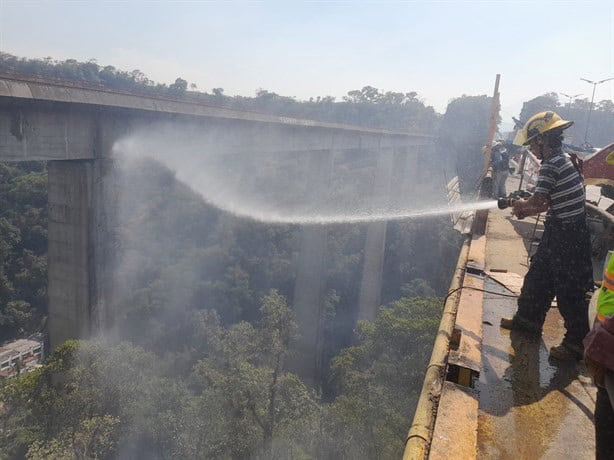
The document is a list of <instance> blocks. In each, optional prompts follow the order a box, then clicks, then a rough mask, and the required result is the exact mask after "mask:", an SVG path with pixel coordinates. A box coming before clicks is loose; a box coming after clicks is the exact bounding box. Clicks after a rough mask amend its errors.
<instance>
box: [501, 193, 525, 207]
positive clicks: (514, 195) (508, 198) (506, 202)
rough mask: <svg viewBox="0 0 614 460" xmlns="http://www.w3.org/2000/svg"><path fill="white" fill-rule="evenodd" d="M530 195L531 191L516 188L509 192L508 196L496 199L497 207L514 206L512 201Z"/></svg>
mask: <svg viewBox="0 0 614 460" xmlns="http://www.w3.org/2000/svg"><path fill="white" fill-rule="evenodd" d="M530 196H531V192H527V191H526V190H516V191H515V192H512V193H510V194H509V195H508V196H506V197H503V198H499V199H498V200H497V207H498V208H499V209H506V208H509V207H512V206H514V202H515V201H517V200H520V199H523V198H529V197H530Z"/></svg>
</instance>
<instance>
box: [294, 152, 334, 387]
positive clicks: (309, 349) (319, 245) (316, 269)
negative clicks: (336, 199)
mask: <svg viewBox="0 0 614 460" xmlns="http://www.w3.org/2000/svg"><path fill="white" fill-rule="evenodd" d="M310 155H312V159H311V162H310V165H309V171H310V176H311V178H310V179H311V180H310V181H309V183H311V184H312V185H313V186H312V187H311V190H312V194H313V196H312V198H313V200H314V201H315V202H323V201H324V200H325V199H326V197H327V195H328V192H329V187H330V181H331V173H332V159H333V152H332V151H328V150H324V151H317V152H311V153H310ZM327 237H328V229H327V227H326V226H324V225H317V226H308V227H304V228H303V230H302V234H301V241H300V249H299V256H298V261H297V270H296V281H295V284H294V286H295V287H294V301H293V304H294V315H295V318H296V322H297V324H298V326H299V334H300V337H299V339H298V340H297V343H296V348H297V352H298V353H297V355H298V356H297V357H296V359H295V360H294V361H295V362H294V363H293V364H292V365H291V368H292V370H293V371H294V372H296V373H297V374H298V375H300V376H301V377H302V378H303V380H304V381H305V382H306V383H307V384H308V385H311V386H312V387H315V388H318V387H319V383H320V382H319V380H320V367H321V354H322V347H321V339H322V324H321V321H322V318H321V317H322V300H323V299H322V295H323V291H324V271H325V268H326V267H325V265H326V264H325V262H326V259H325V257H326V241H327Z"/></svg>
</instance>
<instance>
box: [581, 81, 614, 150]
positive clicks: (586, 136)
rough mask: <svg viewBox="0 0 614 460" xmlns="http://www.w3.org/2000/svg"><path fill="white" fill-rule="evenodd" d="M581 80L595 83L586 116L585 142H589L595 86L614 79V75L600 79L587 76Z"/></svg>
mask: <svg viewBox="0 0 614 460" xmlns="http://www.w3.org/2000/svg"><path fill="white" fill-rule="evenodd" d="M580 80H583V81H585V82H587V83H590V84H591V85H593V95H592V96H591V105H590V106H589V107H588V115H587V116H586V131H585V132H584V144H587V143H588V127H589V125H590V123H591V112H592V111H593V101H594V100H595V88H597V85H600V84H602V83H605V82H606V81H610V80H614V77H611V78H606V79H605V80H599V81H592V80H587V79H586V78H582V77H580Z"/></svg>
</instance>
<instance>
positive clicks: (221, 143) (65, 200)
mask: <svg viewBox="0 0 614 460" xmlns="http://www.w3.org/2000/svg"><path fill="white" fill-rule="evenodd" d="M164 122H172V123H176V124H179V125H181V126H186V127H190V129H195V130H197V131H198V132H199V135H200V136H205V137H206V138H207V139H209V141H210V142H211V143H212V144H214V145H215V146H216V149H217V150H218V151H221V152H227V153H228V154H233V153H237V152H249V153H250V155H254V156H257V155H258V154H259V153H265V152H266V153H269V154H270V153H271V152H273V153H274V152H276V151H281V150H280V149H283V152H299V153H300V152H303V153H316V154H315V155H314V158H316V160H315V161H316V163H317V164H316V165H315V166H316V168H315V170H316V171H319V172H318V173H317V174H316V175H314V193H319V194H325V193H326V186H327V181H329V180H330V174H331V164H332V163H331V161H332V158H333V157H334V155H335V153H336V152H347V151H362V150H365V149H366V150H369V151H372V152H374V153H375V154H376V155H377V156H378V157H379V158H380V159H379V160H378V166H377V171H378V172H377V174H376V176H375V177H376V179H375V181H376V182H377V184H371V185H367V186H376V185H377V186H379V187H381V186H382V184H383V185H384V186H388V185H386V184H393V185H392V187H393V188H394V181H395V179H394V174H393V169H394V167H393V165H394V164H396V165H397V166H398V165H399V164H401V163H403V162H404V161H412V162H416V161H419V159H418V156H419V152H420V151H421V150H422V149H425V148H427V147H428V146H429V145H431V144H432V142H433V140H432V138H431V137H430V136H424V135H416V134H408V133H402V132H392V131H387V130H381V129H369V128H363V127H357V126H348V125H341V124H333V123H320V122H315V121H312V120H301V119H292V118H286V117H276V116H272V115H268V114H262V113H254V112H244V111H239V110H232V109H227V108H221V107H213V106H208V105H204V104H200V103H195V102H191V101H188V100H172V99H163V98H156V97H150V96H141V95H135V94H124V93H118V92H113V91H108V90H100V89H94V88H89V87H80V86H73V85H70V86H68V85H66V84H59V83H57V82H49V81H41V80H24V79H12V78H0V161H33V160H37V161H47V162H48V173H49V229H48V230H49V231H48V235H49V250H48V271H49V275H48V276H49V285H48V306H49V319H48V332H49V338H50V344H51V346H52V347H54V346H56V345H58V344H60V343H62V342H63V341H64V340H66V339H70V338H79V337H88V336H90V335H92V334H95V333H96V332H98V331H100V330H104V329H105V327H107V326H108V325H109V324H110V323H111V322H112V319H113V314H114V312H113V311H111V308H110V306H109V305H108V301H107V300H108V293H109V292H112V290H113V285H112V284H113V283H112V279H113V278H112V273H111V272H110V270H111V269H112V267H113V258H114V254H113V251H112V250H111V248H109V247H108V241H109V240H111V239H112V238H109V236H110V235H111V236H112V234H113V232H114V231H115V228H114V225H115V223H114V222H115V214H116V213H115V208H116V205H117V200H118V199H119V197H118V196H117V194H116V190H117V186H116V180H117V179H116V175H115V174H114V167H113V157H112V148H113V145H114V143H115V142H116V141H117V140H118V139H121V138H122V136H124V135H126V134H127V133H129V132H131V131H132V130H135V129H138V128H146V127H148V126H155V125H156V124H159V123H164ZM408 152H409V153H408ZM403 158H405V160H403ZM385 228H386V225H385V223H379V224H373V225H372V226H370V227H369V230H368V232H367V233H368V235H367V242H366V246H365V257H364V275H363V291H361V294H360V298H361V300H360V317H361V318H373V317H374V316H375V312H376V311H377V307H378V306H379V291H380V290H381V270H382V264H383V248H384V242H385ZM325 254H326V229H325V228H324V227H306V228H305V229H304V235H303V239H302V243H301V256H300V257H299V262H298V265H297V268H296V273H297V279H296V289H295V296H294V299H290V300H291V302H292V303H293V305H294V309H295V312H296V317H297V320H298V322H299V325H300V327H301V333H302V339H301V341H300V343H298V344H297V347H298V349H299V350H301V355H302V356H303V361H304V362H305V364H307V366H306V367H304V368H305V369H317V367H318V359H319V353H318V351H317V344H318V340H319V339H318V337H319V334H320V328H321V325H320V321H321V318H320V313H319V311H320V306H321V303H322V299H321V297H322V267H323V264H324V260H325ZM313 378H314V379H316V378H317V377H316V376H315V375H313Z"/></svg>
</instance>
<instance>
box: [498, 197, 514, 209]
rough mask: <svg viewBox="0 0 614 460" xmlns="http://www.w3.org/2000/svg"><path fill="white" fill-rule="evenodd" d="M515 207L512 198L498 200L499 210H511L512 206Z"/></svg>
mask: <svg viewBox="0 0 614 460" xmlns="http://www.w3.org/2000/svg"><path fill="white" fill-rule="evenodd" d="M513 205H514V200H512V199H511V198H508V197H504V198H499V199H498V200H497V207H498V208H499V209H506V208H509V207H510V206H513Z"/></svg>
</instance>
